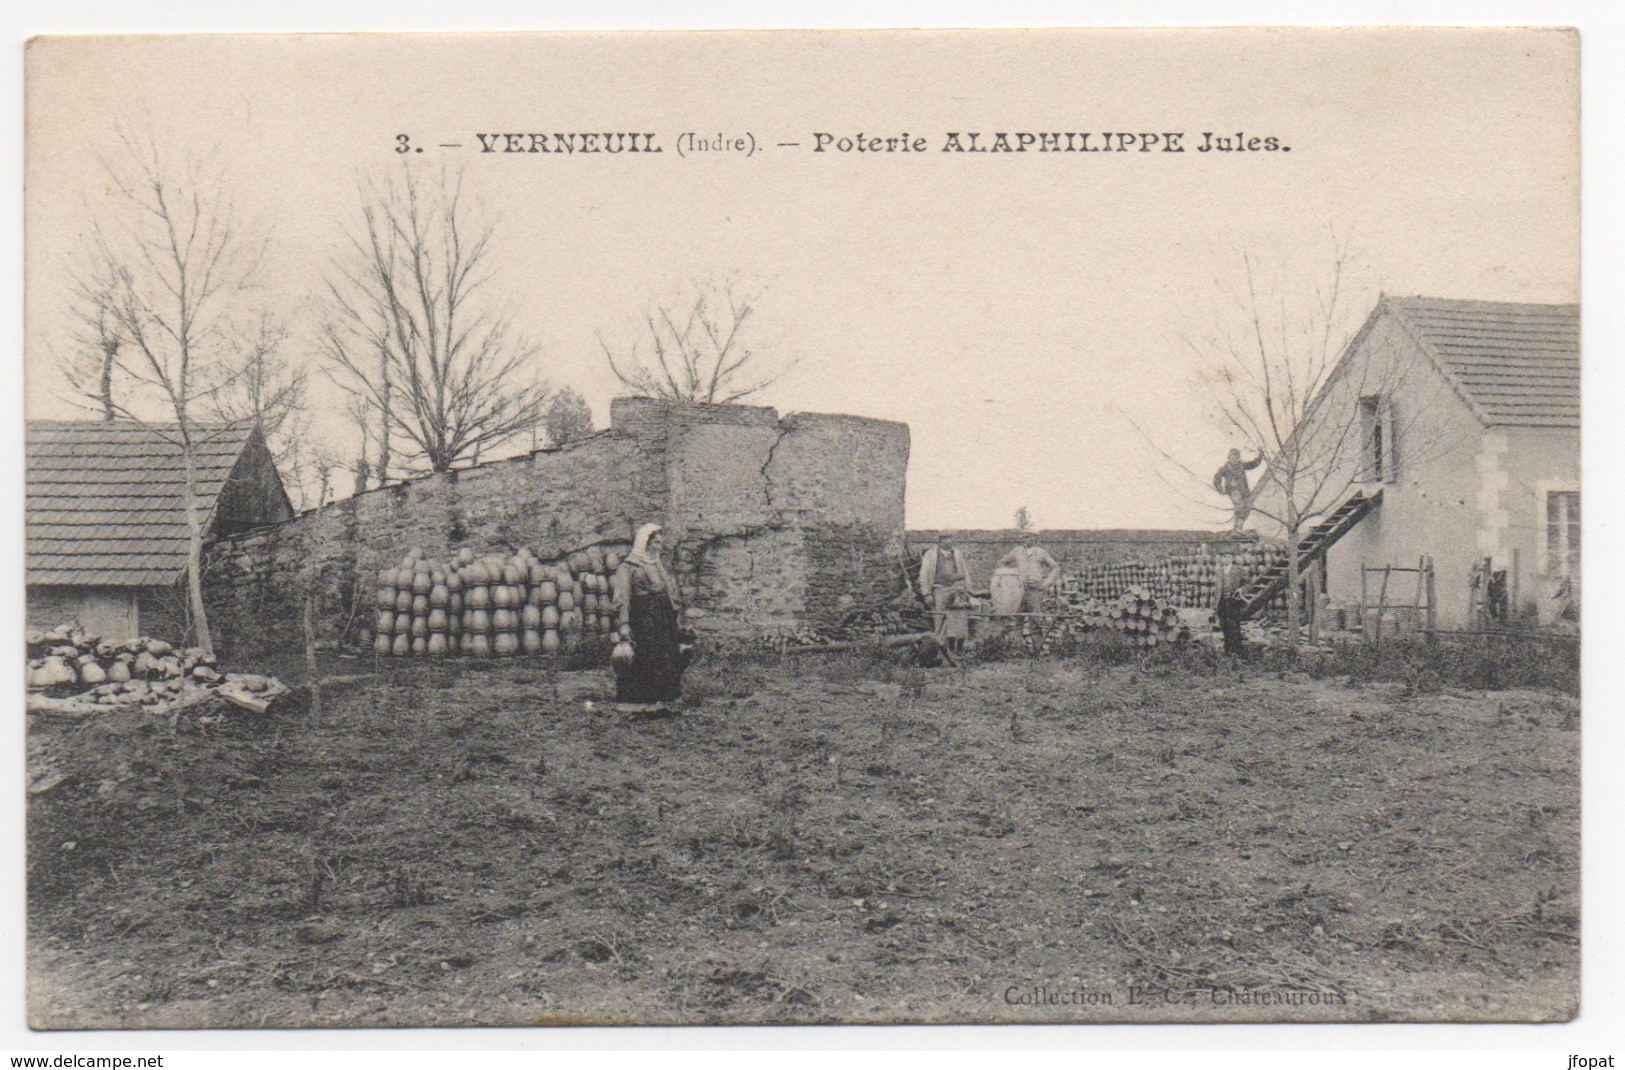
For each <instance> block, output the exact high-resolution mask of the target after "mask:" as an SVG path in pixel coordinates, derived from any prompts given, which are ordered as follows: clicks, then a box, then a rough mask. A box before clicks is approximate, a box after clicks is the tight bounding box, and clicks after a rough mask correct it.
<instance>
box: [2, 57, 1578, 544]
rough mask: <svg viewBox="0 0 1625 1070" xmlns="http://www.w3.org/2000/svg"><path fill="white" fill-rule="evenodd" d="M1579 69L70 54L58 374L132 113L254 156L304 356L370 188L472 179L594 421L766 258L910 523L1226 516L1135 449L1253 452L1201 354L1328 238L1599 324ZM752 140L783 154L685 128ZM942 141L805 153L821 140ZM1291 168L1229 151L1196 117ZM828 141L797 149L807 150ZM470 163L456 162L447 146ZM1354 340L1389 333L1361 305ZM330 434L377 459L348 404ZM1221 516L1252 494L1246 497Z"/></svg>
mask: <svg viewBox="0 0 1625 1070" xmlns="http://www.w3.org/2000/svg"><path fill="white" fill-rule="evenodd" d="M1576 62H1577V57H1576V44H1575V41H1574V39H1573V38H1572V37H1570V36H1566V35H1562V34H1557V33H1549V32H1538V31H1440V30H1435V31H1409V32H1407V31H1397V32H1395V31H1375V30H1363V31H1359V30H1357V31H1322V32H1313V31H1309V32H1287V31H1213V32H1202V33H1198V32H1193V31H1152V32H1139V31H1094V32H1067V33H1057V34H1050V35H1039V34H1034V33H1031V32H1004V33H1000V32H984V33H980V34H953V33H930V34H920V35H904V34H895V33H874V34H824V35H813V34H801V35H769V34H712V35H673V34H657V35H643V36H623V37H607V36H603V35H590V34H582V35H570V36H525V37H506V36H483V37H482V36H477V35H469V36H460V37H449V36H440V37H437V36H421V37H414V38H398V37H387V36H369V37H361V36H358V37H344V36H325V37H265V38H257V39H249V38H144V39H112V38H109V39H94V38H80V39H72V40H69V39H54V40H46V41H43V42H36V43H35V44H34V45H33V46H32V48H31V50H30V55H29V72H28V73H29V84H28V124H29V127H28V137H29V141H28V149H27V154H28V155H27V163H28V174H27V178H28V190H27V213H28V214H27V242H28V248H27V271H28V294H27V315H28V321H27V354H26V355H27V373H28V384H27V386H28V409H29V412H30V415H33V416H58V417H63V416H71V415H73V413H72V411H71V410H70V409H67V408H66V407H65V406H64V404H63V402H61V401H60V400H59V399H58V398H56V397H55V396H54V390H55V386H56V383H57V377H56V376H55V375H54V374H53V372H52V361H53V359H54V357H55V355H56V354H57V353H59V352H61V350H62V348H63V347H64V345H65V344H66V338H65V335H66V332H67V330H68V327H69V323H68V320H67V318H66V316H65V307H66V280H67V274H66V265H67V262H68V261H69V259H70V258H71V256H72V255H73V254H74V251H75V249H76V248H77V247H78V246H79V245H80V243H82V242H83V240H84V235H85V219H86V216H87V212H90V213H94V212H95V211H97V210H98V206H99V203H100V200H101V199H102V198H103V197H104V195H105V190H104V186H105V184H104V183H103V182H102V180H101V176H100V174H99V171H98V167H97V164H96V160H95V153H96V152H97V151H98V150H99V149H103V148H105V147H106V146H107V145H108V143H109V140H110V138H111V132H112V129H113V123H114V122H115V121H116V120H118V119H121V118H122V119H125V120H127V121H131V120H133V121H136V122H139V123H150V124H151V126H152V128H153V129H154V131H155V132H157V133H158V134H159V135H160V136H161V137H163V138H166V139H170V140H172V141H173V143H175V144H177V145H184V146H191V147H193V148H195V149H196V150H197V151H199V152H216V153H218V154H219V155H220V157H221V158H222V159H224V160H226V161H227V162H228V163H229V166H230V178H231V182H232V185H233V188H234V190H235V193H236V201H237V204H238V206H239V209H240V211H241V212H242V214H243V215H244V217H245V218H246V219H248V220H250V221H252V222H253V223H254V224H256V225H258V226H261V227H263V228H264V229H265V230H266V231H267V232H268V233H269V234H270V236H271V240H272V246H271V254H270V256H269V258H268V259H267V261H266V264H265V269H264V271H263V274H262V280H261V281H262V286H261V288H260V290H259V291H258V292H257V293H256V294H255V295H254V298H255V300H256V301H259V302H262V303H264V304H266V305H268V306H270V307H271V308H272V309H274V310H276V311H278V312H279V313H280V314H282V315H285V316H286V317H287V318H288V319H289V320H290V321H291V323H292V326H293V329H294V343H293V344H294V347H295V349H296V350H297V351H299V352H301V353H304V352H309V351H311V350H312V348H313V346H312V341H311V340H312V336H313V328H314V326H315V322H316V321H315V310H316V309H317V308H318V307H319V305H318V302H317V298H318V297H319V287H318V285H317V283H318V281H319V278H320V274H321V272H322V271H323V270H326V268H327V265H329V264H330V263H331V261H332V260H333V259H334V257H335V256H336V255H337V254H338V253H339V252H340V250H341V248H342V243H343V240H344V239H343V236H342V232H341V229H340V228H341V225H342V224H343V222H344V221H345V220H346V219H347V218H348V217H349V215H350V214H351V213H352V212H353V211H354V208H355V204H356V199H357V195H356V182H357V177H358V175H360V174H361V173H363V172H366V171H367V170H369V169H378V168H387V167H391V166H398V163H399V158H398V157H397V155H396V154H395V152H394V151H393V150H394V148H395V146H396V135H397V134H400V133H407V134H409V135H410V136H411V138H412V142H411V144H412V145H414V146H424V147H425V149H426V151H425V153H423V154H412V159H414V160H415V161H418V162H419V163H423V164H431V165H432V164H438V163H447V162H449V163H452V164H454V165H461V166H463V167H465V168H466V176H467V181H468V183H469V185H470V187H471V188H472V189H474V190H475V191H476V192H477V193H478V195H479V198H480V201H481V203H482V208H483V209H484V210H485V211H488V212H489V213H491V214H492V215H494V216H496V217H498V218H499V219H500V226H499V231H498V234H499V241H498V245H497V248H496V250H495V255H496V257H497V258H498V259H497V261H496V264H497V268H498V271H499V275H498V280H497V281H498V285H499V286H500V289H501V291H502V294H503V296H504V297H506V298H507V299H508V300H511V301H512V302H513V304H514V306H515V308H516V310H517V317H518V320H519V322H520V324H521V325H522V326H523V327H524V328H525V329H526V330H527V331H529V332H530V333H532V334H533V335H534V336H536V337H537V338H538V339H539V340H540V341H541V342H542V344H543V347H544V352H545V365H544V367H543V368H542V374H543V375H544V376H545V377H547V378H550V379H551V380H552V381H553V382H555V383H558V384H561V385H570V386H574V387H575V388H576V389H578V390H579V391H581V392H582V393H583V394H584V395H585V396H586V397H587V398H588V400H589V402H591V404H592V406H593V409H594V412H595V415H596V417H597V419H598V421H599V422H600V424H602V423H603V422H604V421H606V420H607V418H608V405H609V399H610V398H611V397H612V396H613V395H614V393H615V390H614V383H613V380H612V378H611V377H610V375H609V373H608V370H607V368H606V367H605V366H604V364H603V362H602V357H601V356H600V354H599V350H598V343H597V341H596V335H597V334H598V333H599V332H601V331H602V332H604V333H606V334H608V335H609V336H610V337H619V336H622V335H624V334H626V333H627V331H628V330H629V328H630V326H631V324H632V321H633V320H634V319H635V318H636V317H637V315H638V314H639V313H640V311H641V310H642V309H643V308H644V307H645V306H647V305H648V304H649V302H650V301H651V300H653V299H658V298H660V297H661V296H662V295H668V294H670V293H672V292H673V291H674V290H676V289H677V288H678V287H680V286H681V285H683V284H684V283H685V282H687V281H689V280H692V279H694V278H696V277H701V276H706V275H712V274H717V273H724V272H726V273H734V274H736V275H737V276H739V277H740V278H741V279H742V280H744V281H745V282H746V283H747V284H748V285H756V286H761V287H764V288H765V294H764V296H763V298H762V300H761V303H760V310H759V320H758V322H757V327H758V334H757V335H756V337H757V339H758V340H759V341H760V342H762V343H763V344H764V345H766V346H768V347H769V349H770V351H772V352H775V353H778V354H780V355H782V356H783V357H785V358H794V359H797V360H798V361H799V363H798V364H797V366H796V369H795V371H794V372H793V373H792V374H791V375H790V376H788V377H787V378H785V379H784V380H783V381H782V382H781V383H779V384H778V385H777V386H776V387H774V388H773V389H772V390H771V391H770V392H769V393H768V394H767V395H765V396H764V397H763V399H762V400H763V403H767V404H772V405H775V406H776V407H778V408H779V409H780V411H783V412H789V411H828V412H849V413H855V414H860V415H867V416H875V417H883V418H887V419H893V420H900V421H903V422H906V423H907V424H908V425H909V427H910V429H911V431H912V442H913V452H912V457H911V461H910V467H909V490H908V519H909V524H910V526H914V527H937V526H966V527H992V526H1003V525H1007V524H1009V523H1010V519H1011V516H1012V514H1013V513H1014V512H1015V510H1016V509H1017V507H1019V506H1023V505H1025V506H1027V507H1028V508H1029V509H1030V510H1031V511H1032V512H1033V513H1034V515H1035V516H1036V518H1037V520H1038V522H1039V524H1040V525H1041V526H1046V527H1083V528H1099V527H1162V526H1210V525H1213V524H1214V523H1215V521H1216V519H1217V518H1216V516H1215V513H1214V512H1213V511H1212V510H1211V509H1210V508H1205V507H1203V506H1202V505H1201V504H1200V503H1199V502H1198V501H1197V500H1194V499H1193V498H1192V497H1191V495H1190V494H1189V491H1191V489H1192V488H1188V487H1185V488H1180V487H1173V486H1169V485H1168V484H1167V482H1166V481H1165V478H1164V477H1165V476H1166V475H1167V472H1166V467H1167V466H1166V465H1164V464H1159V462H1158V461H1157V460H1156V458H1155V457H1154V456H1153V454H1152V452H1151V451H1150V450H1148V449H1147V448H1146V447H1145V445H1144V443H1143V442H1142V440H1141V438H1140V435H1139V433H1138V432H1136V430H1135V429H1134V425H1135V424H1138V425H1139V426H1141V427H1144V428H1146V429H1147V430H1148V431H1149V433H1150V434H1151V435H1152V436H1153V437H1154V438H1156V439H1157V440H1158V442H1159V443H1160V444H1162V445H1164V446H1165V447H1166V448H1168V449H1169V450H1171V451H1172V452H1173V453H1175V454H1176V455H1178V456H1179V457H1180V458H1181V459H1183V460H1185V461H1186V462H1187V463H1188V464H1189V465H1190V466H1191V467H1192V468H1193V469H1196V470H1198V471H1207V470H1210V469H1211V468H1212V467H1214V466H1215V465H1216V464H1217V463H1218V462H1219V460H1221V459H1222V453H1223V450H1224V448H1225V447H1226V446H1228V445H1232V444H1239V443H1229V442H1226V441H1225V440H1224V439H1223V438H1222V437H1221V436H1220V435H1218V434H1217V433H1216V432H1213V431H1210V430H1207V429H1205V428H1204V427H1203V426H1202V424H1201V422H1200V416H1199V411H1200V410H1199V407H1198V405H1197V404H1196V403H1195V400H1194V399H1193V397H1192V390H1191V387H1190V384H1191V382H1192V379H1193V374H1194V364H1193V359H1192V357H1191V355H1190V353H1189V350H1188V348H1187V346H1186V344H1185V342H1184V340H1183V339H1184V338H1185V337H1188V336H1190V335H1192V334H1196V333H1199V332H1200V331H1202V329H1203V328H1204V327H1205V325H1206V323H1207V321H1208V320H1209V319H1210V317H1211V310H1212V307H1213V303H1214V297H1213V295H1214V292H1215V289H1216V285H1217V282H1216V280H1223V279H1225V278H1227V277H1233V276H1234V274H1235V272H1236V270H1237V268H1238V263H1239V251H1240V250H1247V251H1249V252H1253V253H1256V254H1258V255H1260V256H1262V257H1264V258H1265V259H1266V260H1268V261H1269V262H1271V263H1277V262H1284V263H1286V264H1287V267H1286V269H1285V271H1284V278H1285V279H1286V280H1287V281H1286V284H1285V285H1284V287H1283V289H1282V291H1281V293H1282V299H1283V300H1288V301H1291V300H1296V299H1298V296H1297V295H1298V292H1299V289H1300V284H1301V287H1307V286H1309V285H1311V284H1313V283H1315V282H1318V281H1320V279H1321V277H1322V275H1323V273H1324V267H1325V262H1326V256H1325V250H1326V248H1327V239H1326V236H1327V234H1328V233H1330V232H1334V231H1335V232H1337V233H1339V234H1342V235H1345V236H1347V237H1348V238H1349V239H1351V240H1352V242H1353V244H1354V246H1355V248H1356V249H1357V250H1358V251H1359V253H1360V254H1361V260H1362V271H1361V272H1360V273H1359V276H1358V278H1357V282H1358V283H1359V286H1360V290H1359V292H1358V293H1357V294H1356V295H1355V303H1356V304H1357V305H1359V306H1360V308H1361V310H1364V309H1368V308H1369V307H1370V305H1371V303H1372V302H1373V301H1374V300H1375V298H1376V295H1377V293H1378V292H1379V291H1380V290H1386V291H1389V292H1394V293H1406V294H1415V293H1421V294H1428V295H1432V296H1441V297H1454V298H1477V299H1490V300H1510V301H1554V302H1569V301H1576V300H1578V292H1579V291H1578V257H1579V253H1578V249H1579V214H1578V176H1577V168H1578V129H1577V125H1576V124H1577V111H1578V105H1577V93H1578V87H1577V70H1576ZM569 131H648V132H653V133H655V134H656V137H657V140H658V143H659V144H661V145H662V146H663V147H664V148H665V152H664V153H661V154H658V155H650V154H643V155H638V156H632V155H627V154H622V155H604V154H597V155H576V156H569V157H562V156H553V155H543V154H506V153H503V154H481V153H479V152H478V151H477V150H478V146H479V142H478V141H477V140H476V137H475V135H476V134H478V133H495V132H543V133H548V134H552V133H554V132H569ZM688 131H692V132H694V133H697V134H699V135H701V136H710V135H715V134H717V133H723V134H727V135H730V136H745V135H746V134H751V135H754V138H755V141H756V143H757V145H758V151H757V153H756V154H755V155H754V156H750V157H745V156H741V155H737V154H721V155H717V154H713V155H691V156H689V157H686V158H685V157H684V156H681V155H679V154H678V153H677V151H676V148H677V142H678V139H679V136H680V135H681V134H683V133H684V132H688ZM904 131H907V132H908V133H909V134H910V135H912V136H914V137H924V138H926V140H927V151H925V152H923V153H912V152H911V153H899V152H894V153H856V152H854V153H845V154H843V153H839V152H825V153H814V152H812V144H813V142H814V135H815V134H816V133H818V132H828V133H831V134H834V135H836V136H838V137H841V136H853V135H856V134H858V133H860V132H861V133H863V134H866V135H880V136H883V137H884V136H898V135H901V134H902V133H903V132H904ZM969 131H979V132H981V133H982V138H983V142H984V143H985V141H986V140H987V139H988V138H990V137H991V135H992V134H993V133H994V132H997V131H1005V132H1009V133H1011V134H1014V133H1016V132H1020V131H1026V132H1035V133H1036V132H1042V131H1061V132H1066V131H1072V132H1086V131H1087V132H1092V134H1093V138H1094V143H1095V144H1098V143H1099V139H1100V137H1101V133H1102V132H1135V133H1138V132H1157V133H1163V132H1169V131H1182V132H1184V142H1183V144H1184V147H1185V148H1186V149H1187V151H1185V152H1183V153H1178V154H1175V153H1166V152H1162V151H1153V152H1149V153H1142V152H1137V151H1136V152H1128V153H1051V154H1040V153H1036V152H1032V151H1029V152H1027V153H1022V154H971V153H964V154H960V153H945V152H942V151H941V149H942V146H943V144H944V140H945V135H946V134H947V133H949V132H960V133H961V134H964V133H966V132H969ZM1204 131H1212V132H1213V133H1215V134H1219V135H1225V136H1228V135H1229V134H1231V133H1234V132H1236V131H1240V132H1242V134H1243V139H1244V140H1245V139H1250V138H1253V137H1260V138H1263V137H1273V138H1277V139H1278V140H1279V143H1280V144H1284V145H1287V146H1290V150H1291V151H1290V152H1279V151H1278V152H1264V151H1259V152H1243V153H1218V152H1209V153H1202V152H1198V151H1195V150H1196V148H1197V147H1198V146H1199V145H1201V144H1202V142H1203V141H1204V138H1203V132H1204ZM780 142H797V143H799V145H800V147H799V148H780V147H778V146H779V143H780ZM442 143H458V144H461V145H462V146H463V147H462V148H460V149H441V148H439V147H438V146H439V145H441V144H442ZM1356 318H1357V317H1356ZM321 431H322V433H323V434H324V435H326V436H328V437H330V438H332V439H334V440H336V441H344V440H345V439H346V436H348V435H350V433H351V432H350V429H348V428H346V427H345V426H344V425H343V423H342V421H341V420H339V419H337V418H336V416H335V415H331V414H330V415H328V416H326V417H324V418H323V423H322V427H321ZM1213 504H1214V505H1220V504H1223V503H1222V502H1215V503H1213Z"/></svg>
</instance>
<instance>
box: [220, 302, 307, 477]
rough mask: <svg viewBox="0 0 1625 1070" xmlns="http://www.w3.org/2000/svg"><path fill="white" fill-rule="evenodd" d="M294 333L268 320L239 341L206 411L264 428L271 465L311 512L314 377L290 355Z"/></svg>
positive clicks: (236, 339) (225, 361)
mask: <svg viewBox="0 0 1625 1070" xmlns="http://www.w3.org/2000/svg"><path fill="white" fill-rule="evenodd" d="M287 343H288V329H287V327H286V326H284V325H283V324H282V323H280V322H279V321H277V320H275V319H273V318H272V317H270V316H268V315H262V316H261V317H260V318H259V320H258V322H256V323H255V324H254V325H253V326H252V327H249V328H247V329H246V330H245V331H244V332H242V333H240V334H238V335H237V336H235V337H233V338H232V339H231V340H230V342H229V343H228V345H227V346H226V351H225V353H224V355H223V356H222V357H221V359H220V360H218V361H217V362H215V367H214V368H212V369H211V376H210V378H211V380H212V385H213V387H214V389H213V391H212V393H211V395H210V397H209V399H208V405H207V406H206V411H207V413H208V415H209V416H210V417H211V418H212V419H213V420H215V421H216V422H219V423H222V424H237V423H249V424H252V425H253V426H255V427H257V428H259V430H260V434H261V435H263V436H264V438H265V444H266V447H267V448H268V449H269V450H270V452H271V460H272V462H273V463H274V464H275V465H276V467H277V469H278V470H279V471H280V472H281V473H282V475H283V477H284V480H285V481H286V482H289V483H291V484H292V485H293V488H294V491H295V493H296V494H297V495H298V497H299V499H300V504H301V505H302V506H308V505H309V504H310V503H309V502H308V501H306V500H305V499H306V498H308V496H309V495H308V493H307V491H308V488H307V487H306V483H307V482H308V481H309V479H308V477H309V474H310V473H309V472H308V471H307V469H308V468H309V462H310V459H311V457H312V456H313V449H312V447H311V446H310V443H309V441H308V433H309V431H310V411H309V407H308V404H307V401H308V392H307V386H308V378H309V376H308V372H307V369H306V367H305V365H304V364H303V363H302V362H300V361H298V360H296V359H294V358H292V357H290V356H289V355H288V354H287Z"/></svg>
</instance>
